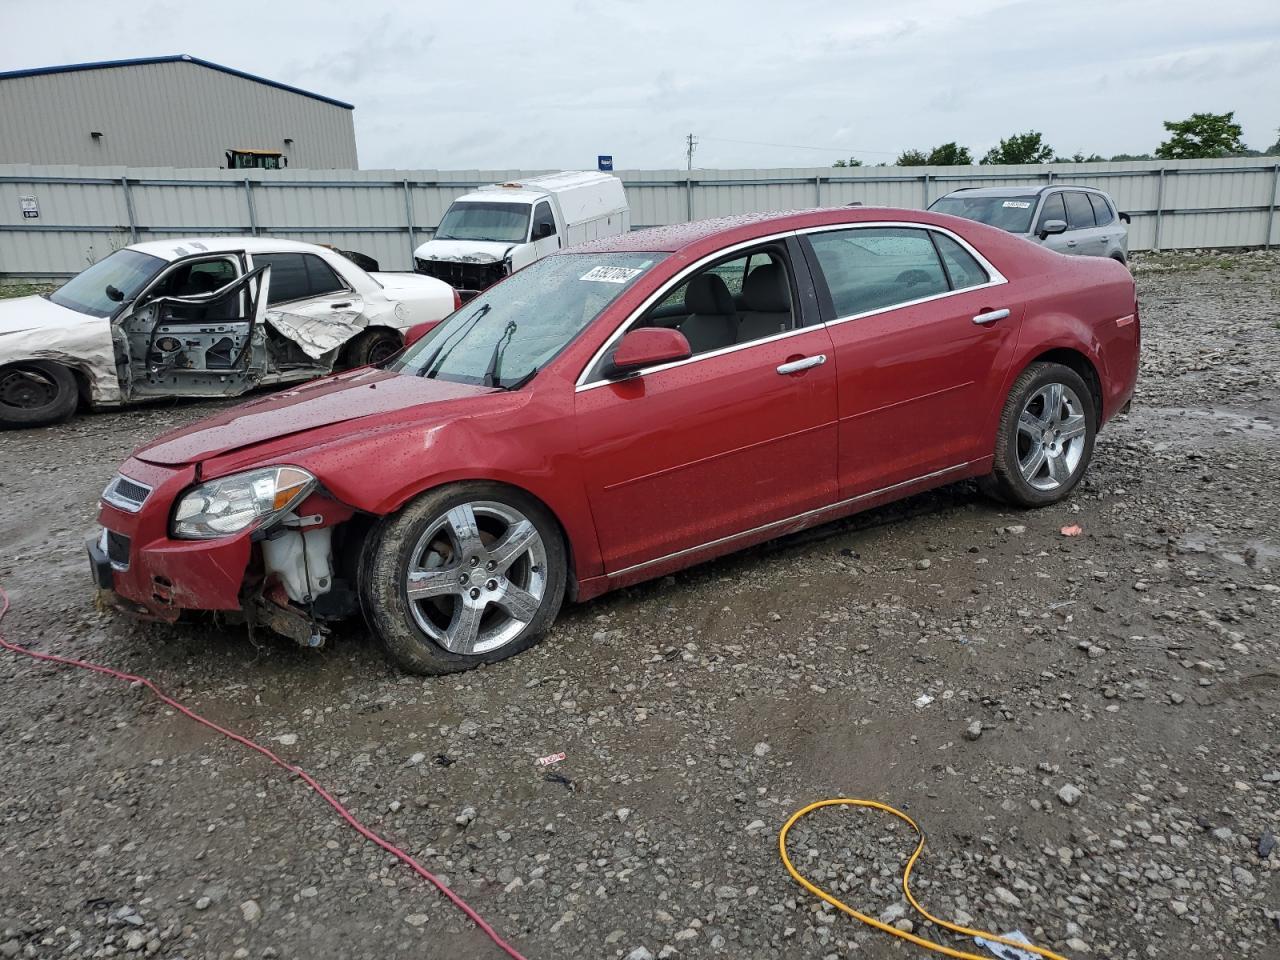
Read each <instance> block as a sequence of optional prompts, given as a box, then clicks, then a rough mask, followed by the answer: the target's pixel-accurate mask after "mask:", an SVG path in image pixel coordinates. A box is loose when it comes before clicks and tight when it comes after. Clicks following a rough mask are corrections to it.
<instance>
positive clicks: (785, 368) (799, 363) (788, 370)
mask: <svg viewBox="0 0 1280 960" xmlns="http://www.w3.org/2000/svg"><path fill="white" fill-rule="evenodd" d="M826 362H827V355H826V354H825V353H820V354H818V355H817V356H816V357H805V358H804V359H803V360H792V361H790V362H789V363H784V364H782V365H780V366H779V367H778V372H779V373H780V374H782V375H783V376H784V377H785V376H787V375H789V374H792V373H799V372H800V371H801V370H808V369H809V368H810V367H820V366H822V365H823V364H824V363H826Z"/></svg>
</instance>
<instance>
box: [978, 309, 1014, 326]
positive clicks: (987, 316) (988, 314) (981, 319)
mask: <svg viewBox="0 0 1280 960" xmlns="http://www.w3.org/2000/svg"><path fill="white" fill-rule="evenodd" d="M1008 315H1009V308H1008V307H1003V308H1002V309H1000V310H985V311H983V312H982V313H980V314H978V315H977V316H976V317H974V318H973V322H974V323H976V324H978V326H982V325H983V324H984V323H995V322H996V321H997V320H1003V319H1004V318H1005V317H1007V316H1008Z"/></svg>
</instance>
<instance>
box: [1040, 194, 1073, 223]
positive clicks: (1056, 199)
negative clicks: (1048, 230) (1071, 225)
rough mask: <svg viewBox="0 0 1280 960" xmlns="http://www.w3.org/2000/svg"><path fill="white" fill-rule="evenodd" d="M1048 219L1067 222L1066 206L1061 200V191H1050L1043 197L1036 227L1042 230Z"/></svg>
mask: <svg viewBox="0 0 1280 960" xmlns="http://www.w3.org/2000/svg"><path fill="white" fill-rule="evenodd" d="M1050 220H1061V221H1062V222H1063V223H1066V222H1067V207H1066V205H1065V204H1064V203H1063V202H1062V194H1061V192H1059V193H1051V194H1049V196H1048V197H1046V198H1045V201H1044V207H1043V208H1042V209H1041V210H1040V220H1039V221H1038V222H1037V223H1036V229H1037V230H1043V229H1044V225H1045V224H1046V223H1048V222H1049V221H1050Z"/></svg>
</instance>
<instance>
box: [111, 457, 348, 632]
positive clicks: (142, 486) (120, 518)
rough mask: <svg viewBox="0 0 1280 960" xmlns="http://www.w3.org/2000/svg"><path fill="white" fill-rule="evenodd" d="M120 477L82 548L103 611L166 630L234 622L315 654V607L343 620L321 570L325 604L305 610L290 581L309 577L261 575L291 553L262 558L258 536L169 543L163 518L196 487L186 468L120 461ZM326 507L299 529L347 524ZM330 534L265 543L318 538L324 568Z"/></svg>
mask: <svg viewBox="0 0 1280 960" xmlns="http://www.w3.org/2000/svg"><path fill="white" fill-rule="evenodd" d="M120 476H121V477H123V478H125V481H126V482H125V483H120V482H119V481H113V482H112V485H111V486H109V487H108V488H107V491H106V494H105V495H104V497H103V500H102V503H101V506H100V509H99V511H98V522H99V523H100V524H101V525H102V529H101V531H100V532H99V533H98V534H97V535H96V536H95V537H94V538H93V539H91V540H90V541H89V542H88V544H87V548H88V553H89V565H90V572H91V575H92V578H93V582H94V584H95V585H96V586H97V587H98V589H99V590H100V591H103V592H104V599H105V600H106V601H107V602H108V603H109V604H110V605H112V606H115V607H117V608H119V609H121V610H124V611H126V612H128V613H131V614H133V615H135V616H139V617H142V618H144V619H148V620H159V621H165V622H170V623H172V622H173V621H176V620H177V619H178V618H179V617H180V616H181V615H182V614H183V612H185V611H207V612H223V613H230V614H237V615H241V616H243V617H244V618H245V619H246V620H247V621H248V622H250V623H256V624H261V625H262V626H264V627H267V628H268V629H271V630H273V631H275V632H276V633H280V634H283V635H284V636H286V637H289V638H291V639H293V640H295V641H296V642H298V643H299V644H302V645H303V646H311V647H315V646H320V645H321V643H322V642H323V639H322V638H323V634H324V632H325V630H324V628H323V627H321V626H320V623H319V620H318V619H317V614H316V612H315V608H316V607H317V606H320V607H321V610H322V613H321V616H322V617H323V618H325V619H337V618H339V617H340V616H344V615H346V614H348V613H350V612H352V609H353V608H354V595H353V594H352V593H351V592H350V591H349V590H345V589H341V590H339V589H335V585H334V584H333V583H332V577H331V572H330V569H329V567H328V564H327V563H326V564H325V568H324V576H325V580H324V582H323V588H322V589H323V592H324V594H325V595H324V596H322V597H316V598H315V599H316V600H317V601H321V600H322V601H325V602H324V603H323V604H319V603H314V604H307V605H305V608H304V605H302V604H299V603H296V602H293V601H296V600H299V599H302V598H303V597H302V593H305V591H306V581H305V580H303V582H302V585H301V586H299V581H298V576H299V574H302V576H304V577H305V576H307V575H310V576H311V577H312V580H311V582H312V583H313V584H314V583H315V580H316V576H315V573H316V572H315V570H314V569H313V570H311V571H307V572H305V573H303V572H302V571H294V570H292V567H285V566H284V565H283V563H284V562H283V561H279V560H277V563H276V568H274V569H273V568H270V567H269V566H268V567H264V564H263V557H264V554H268V555H269V556H271V557H273V558H279V557H280V556H282V555H288V556H292V555H293V554H296V553H297V551H292V553H291V552H290V551H287V550H280V549H275V550H271V551H264V550H263V549H262V546H261V543H260V541H261V540H262V539H263V532H262V531H261V529H249V530H245V531H243V532H242V533H238V534H233V535H230V536H227V537H219V538H217V539H209V540H179V539H175V538H173V537H171V536H170V534H169V519H170V518H169V514H170V512H171V509H172V505H173V504H174V503H175V502H177V500H178V498H179V497H180V496H181V495H182V493H183V492H184V491H185V490H187V489H188V488H189V487H190V486H191V485H192V484H193V483H195V482H196V473H195V469H194V467H191V466H183V467H176V468H170V467H161V466H158V465H155V464H150V463H146V462H144V461H141V460H137V459H130V460H128V461H126V463H125V464H124V465H123V466H122V467H121V472H120ZM308 504H309V501H304V505H308ZM328 504H330V505H332V507H336V508H337V510H336V511H335V510H333V509H332V507H331V508H330V510H329V516H328V517H321V516H320V515H318V514H315V513H312V514H311V515H310V516H309V518H308V519H312V520H315V521H316V522H317V523H323V522H329V523H336V522H341V521H342V520H345V519H348V518H349V517H350V516H351V515H352V511H351V510H350V509H349V508H345V507H343V506H342V505H340V504H337V503H336V502H335V501H332V500H329V501H328ZM330 533H331V531H330V530H329V529H328V528H327V527H326V528H324V529H323V530H308V531H306V532H305V533H303V532H299V531H297V530H290V529H283V528H282V529H279V530H274V531H272V532H271V533H270V534H268V536H270V537H273V538H274V539H275V540H277V541H278V540H280V539H283V538H297V539H298V541H299V542H300V543H302V544H304V549H305V543H306V542H307V540H308V539H310V538H312V537H316V536H317V535H319V534H323V541H324V545H325V553H326V557H325V558H324V559H325V560H326V561H327V560H328V556H327V554H328V542H329V540H328V538H329V535H330ZM295 559H297V562H298V563H301V562H302V561H301V560H300V559H298V558H295ZM319 559H320V558H318V557H316V556H314V555H312V557H311V560H310V562H311V565H312V567H313V568H314V567H316V566H319V564H318V563H317V561H318V560H319ZM320 589H321V588H315V589H314V592H315V593H319V592H320ZM300 591H301V593H300ZM294 594H298V596H294ZM306 596H307V597H310V596H311V595H310V594H306Z"/></svg>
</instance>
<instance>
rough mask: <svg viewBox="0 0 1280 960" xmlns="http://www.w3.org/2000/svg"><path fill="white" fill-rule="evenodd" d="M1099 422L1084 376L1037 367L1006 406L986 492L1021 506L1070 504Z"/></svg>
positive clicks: (1056, 366)
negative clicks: (1070, 496) (1069, 496)
mask: <svg viewBox="0 0 1280 960" xmlns="http://www.w3.org/2000/svg"><path fill="white" fill-rule="evenodd" d="M1097 422H1098V421H1097V414H1096V412H1095V409H1094V402H1093V394H1092V393H1091V392H1090V391H1089V387H1088V385H1087V384H1086V383H1085V382H1084V379H1083V378H1082V377H1081V376H1080V374H1078V373H1076V372H1075V371H1074V370H1072V369H1071V368H1070V367H1065V366H1063V365H1062V364H1059V363H1033V364H1032V365H1031V366H1029V367H1027V369H1026V370H1024V371H1023V372H1022V373H1021V375H1020V376H1019V377H1018V379H1017V380H1015V381H1014V383H1013V388H1012V389H1011V390H1010V391H1009V398H1008V399H1007V400H1006V401H1005V405H1004V411H1003V413H1002V414H1001V416H1000V429H999V431H998V433H997V435H996V451H995V463H994V468H993V470H992V472H991V475H990V476H989V477H988V478H986V482H985V483H984V484H983V487H984V489H985V490H987V492H989V493H993V494H995V495H996V496H997V497H999V498H1000V499H1002V500H1005V501H1007V502H1009V503H1012V504H1015V505H1017V506H1020V507H1044V506H1048V505H1049V504H1053V503H1058V502H1059V501H1061V500H1063V499H1065V498H1066V497H1067V495H1068V494H1070V493H1071V491H1072V490H1073V489H1075V486H1076V484H1078V483H1079V482H1080V478H1081V477H1083V476H1084V473H1085V470H1087V469H1088V467H1089V461H1090V460H1091V459H1092V458H1093V439H1094V432H1095V429H1096V424H1097Z"/></svg>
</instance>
